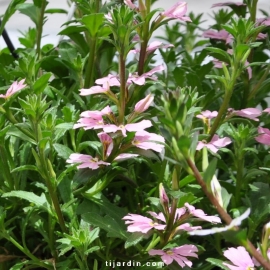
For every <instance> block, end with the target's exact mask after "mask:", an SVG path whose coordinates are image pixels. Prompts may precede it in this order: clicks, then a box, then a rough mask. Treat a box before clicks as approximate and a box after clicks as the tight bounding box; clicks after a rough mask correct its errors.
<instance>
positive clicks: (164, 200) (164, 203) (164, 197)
mask: <svg viewBox="0 0 270 270" xmlns="http://www.w3.org/2000/svg"><path fill="white" fill-rule="evenodd" d="M159 200H160V204H161V205H162V207H163V208H164V211H165V212H166V213H169V198H168V196H167V193H166V191H165V189H164V187H163V185H162V183H160V184H159Z"/></svg>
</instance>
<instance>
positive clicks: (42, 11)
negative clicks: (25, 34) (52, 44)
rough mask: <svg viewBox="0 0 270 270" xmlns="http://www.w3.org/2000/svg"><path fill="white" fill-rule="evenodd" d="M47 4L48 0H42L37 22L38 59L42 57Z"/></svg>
mask: <svg viewBox="0 0 270 270" xmlns="http://www.w3.org/2000/svg"><path fill="white" fill-rule="evenodd" d="M46 6H47V1H46V0H42V2H41V7H40V17H39V20H38V24H37V50H36V52H37V56H38V59H39V58H40V50H41V39H42V32H43V22H44V14H45V8H46Z"/></svg>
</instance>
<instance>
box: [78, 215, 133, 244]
mask: <svg viewBox="0 0 270 270" xmlns="http://www.w3.org/2000/svg"><path fill="white" fill-rule="evenodd" d="M82 219H83V220H84V221H86V222H88V223H90V224H92V225H94V226H97V227H99V228H101V229H103V230H105V231H106V232H107V236H108V237H113V238H120V239H123V240H126V239H127V238H128V233H127V232H126V231H125V230H123V229H121V227H120V226H119V221H121V222H122V220H117V221H116V220H115V219H113V218H112V217H110V216H108V215H106V216H105V217H102V216H99V215H97V213H95V212H89V213H87V214H84V215H82ZM122 223H123V222H122Z"/></svg>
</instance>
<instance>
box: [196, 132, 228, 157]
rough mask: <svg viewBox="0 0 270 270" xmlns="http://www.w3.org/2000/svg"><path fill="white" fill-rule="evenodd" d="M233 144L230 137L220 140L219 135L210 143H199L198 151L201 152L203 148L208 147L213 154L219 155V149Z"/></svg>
mask: <svg viewBox="0 0 270 270" xmlns="http://www.w3.org/2000/svg"><path fill="white" fill-rule="evenodd" d="M231 142H232V141H231V139H230V138H228V137H224V138H221V139H220V138H219V137H218V135H214V136H213V138H212V140H211V141H210V142H209V143H207V142H203V141H199V142H198V145H197V148H196V150H201V149H202V148H203V147H207V148H208V149H209V150H211V151H212V152H213V153H217V151H218V149H219V148H221V147H225V146H226V145H228V144H230V143H231Z"/></svg>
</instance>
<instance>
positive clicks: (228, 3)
mask: <svg viewBox="0 0 270 270" xmlns="http://www.w3.org/2000/svg"><path fill="white" fill-rule="evenodd" d="M226 6H229V7H230V6H238V7H240V6H246V4H244V3H242V2H224V3H217V4H214V5H212V8H214V7H226Z"/></svg>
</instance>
